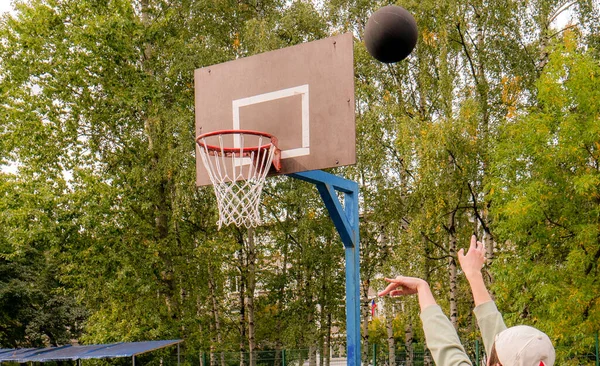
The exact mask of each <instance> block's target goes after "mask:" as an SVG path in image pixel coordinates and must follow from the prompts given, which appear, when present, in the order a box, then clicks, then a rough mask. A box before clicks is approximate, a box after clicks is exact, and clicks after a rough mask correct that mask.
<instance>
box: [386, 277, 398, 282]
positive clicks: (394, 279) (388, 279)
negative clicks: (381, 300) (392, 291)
mask: <svg viewBox="0 0 600 366" xmlns="http://www.w3.org/2000/svg"><path fill="white" fill-rule="evenodd" d="M385 280H386V281H387V282H390V283H401V282H402V276H398V277H396V278H385Z"/></svg>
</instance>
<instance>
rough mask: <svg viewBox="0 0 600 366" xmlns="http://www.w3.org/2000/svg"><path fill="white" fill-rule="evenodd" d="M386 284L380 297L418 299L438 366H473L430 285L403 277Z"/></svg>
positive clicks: (425, 329)
mask: <svg viewBox="0 0 600 366" xmlns="http://www.w3.org/2000/svg"><path fill="white" fill-rule="evenodd" d="M385 280H386V281H387V282H389V283H390V284H389V285H388V286H387V287H386V288H385V289H384V290H383V291H381V292H380V293H379V296H385V295H387V294H389V295H390V296H400V295H412V294H417V295H418V297H419V306H420V307H421V321H422V322H423V331H424V333H425V340H426V342H427V347H428V348H429V350H430V351H431V355H432V356H433V360H434V361H435V364H436V365H443V366H471V360H470V359H469V357H467V354H466V353H465V349H464V347H463V346H462V344H461V343H460V340H459V338H458V334H456V329H454V327H453V326H452V324H451V323H450V320H448V317H446V315H444V313H442V309H441V308H440V307H439V306H438V305H437V304H436V302H435V299H434V297H433V294H432V293H431V289H430V288H429V284H428V283H427V282H426V281H424V280H422V279H420V278H413V277H403V276H398V277H396V278H386V279H385Z"/></svg>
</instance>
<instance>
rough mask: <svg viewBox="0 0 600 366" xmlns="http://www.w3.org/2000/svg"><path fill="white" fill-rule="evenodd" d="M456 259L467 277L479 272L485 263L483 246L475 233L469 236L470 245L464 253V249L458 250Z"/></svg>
mask: <svg viewBox="0 0 600 366" xmlns="http://www.w3.org/2000/svg"><path fill="white" fill-rule="evenodd" d="M458 261H459V262H460V267H461V268H462V270H463V272H464V273H465V276H467V278H469V277H470V276H472V275H476V274H480V273H481V269H482V268H483V265H484V264H485V246H484V245H483V244H482V243H481V242H478V241H477V237H476V236H475V235H473V236H471V245H470V246H469V251H468V252H467V254H466V255H465V254H464V249H461V250H459V251H458Z"/></svg>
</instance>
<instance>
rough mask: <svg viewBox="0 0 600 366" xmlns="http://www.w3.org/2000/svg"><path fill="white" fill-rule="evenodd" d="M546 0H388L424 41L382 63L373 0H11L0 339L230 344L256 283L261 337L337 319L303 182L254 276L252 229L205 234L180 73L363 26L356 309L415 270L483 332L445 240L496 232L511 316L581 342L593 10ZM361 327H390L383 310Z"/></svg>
mask: <svg viewBox="0 0 600 366" xmlns="http://www.w3.org/2000/svg"><path fill="white" fill-rule="evenodd" d="M561 4H562V2H559V1H554V0H540V1H534V2H510V1H504V0H491V1H480V0H478V1H460V2H459V1H446V2H439V1H432V0H425V1H418V2H417V1H402V2H400V3H399V5H402V6H404V7H406V8H407V9H408V10H409V11H411V12H412V13H413V14H414V15H415V17H416V19H417V22H418V25H419V41H418V45H417V47H416V49H415V51H414V53H413V55H412V56H411V57H409V58H408V59H407V60H406V61H404V62H401V63H398V64H394V65H384V64H381V63H378V62H376V61H374V60H373V59H372V58H371V57H370V56H369V54H368V53H367V52H366V49H365V46H364V43H363V40H362V31H363V28H364V24H365V23H366V21H367V19H368V16H369V14H370V13H372V12H373V11H374V10H375V9H376V8H378V7H379V6H381V5H383V4H379V3H373V2H369V1H363V0H360V1H346V0H330V1H325V2H321V3H313V2H304V1H291V2H283V1H280V0H267V1H262V2H251V1H238V2H234V1H229V0H217V1H212V0H211V1H208V0H198V1H196V0H194V1H182V2H169V1H161V0H142V1H140V2H131V1H127V0H116V1H94V0H84V1H55V0H31V1H27V2H23V3H18V4H16V6H17V9H16V13H15V15H14V16H10V15H6V16H4V17H3V18H2V20H1V21H0V62H1V67H0V96H1V99H0V106H1V107H0V108H1V109H0V163H1V164H3V166H5V167H6V168H7V169H5V170H7V171H8V170H10V171H14V173H8V172H7V173H2V175H0V179H1V182H0V184H1V187H0V190H1V191H0V208H1V210H0V212H1V213H0V226H1V227H2V230H1V231H0V248H1V250H0V253H1V256H0V272H1V273H2V280H1V281H0V308H1V312H0V342H2V344H3V345H6V346H24V345H39V344H59V343H65V342H67V341H68V340H69V339H71V338H73V337H79V338H80V339H81V340H82V341H85V342H89V343H91V342H109V341H124V340H141V339H158V338H185V339H186V346H187V352H188V353H190V354H197V353H198V352H200V351H209V350H213V351H240V349H244V348H245V347H246V344H247V339H245V337H247V332H246V331H247V322H248V318H247V314H246V313H244V312H245V311H247V310H248V309H247V308H246V305H245V304H246V303H245V301H244V296H246V297H247V296H251V295H252V294H249V293H248V285H249V283H250V282H249V281H251V279H252V278H253V276H254V278H255V280H256V283H257V288H256V290H255V293H254V298H255V314H254V315H255V316H254V318H255V325H256V345H257V348H258V349H269V348H308V347H313V348H314V347H316V346H321V345H322V343H323V342H324V340H325V339H326V337H327V334H328V333H329V332H330V330H331V329H333V328H339V329H341V331H342V332H343V329H344V327H345V314H344V307H343V299H344V276H343V272H344V259H343V255H344V254H343V246H342V245H341V243H340V242H339V238H338V235H337V233H336V232H335V229H334V227H333V225H332V223H331V222H330V220H329V217H328V215H327V213H326V210H325V208H324V206H323V204H322V202H321V199H320V197H319V195H318V193H317V192H316V190H315V189H314V187H312V186H311V185H308V184H306V183H302V182H299V181H295V180H292V179H287V178H273V179H269V181H268V183H267V187H266V188H265V194H264V200H263V203H264V205H263V206H262V207H261V209H263V211H264V212H263V218H264V220H265V225H264V226H262V227H260V228H257V229H256V233H255V238H256V269H257V270H256V272H255V273H252V271H251V266H250V255H251V253H250V252H249V247H248V242H247V237H246V233H245V232H244V231H242V230H238V229H235V228H227V229H224V230H222V231H220V232H218V231H217V230H216V226H215V221H216V212H215V202H214V197H213V194H212V192H211V191H210V189H207V188H201V189H197V188H196V187H195V184H194V180H195V156H194V133H195V131H194V117H193V115H194V108H193V95H194V90H193V71H194V69H196V68H198V67H202V66H207V65H212V64H216V63H220V62H224V61H228V60H232V59H235V58H239V57H244V56H248V55H252V54H256V53H260V52H265V51H269V50H273V49H278V48H281V47H285V46H289V45H294V44H298V43H302V42H307V41H311V40H315V39H320V38H323V37H326V36H327V35H330V34H335V33H339V32H344V31H351V32H353V34H354V35H355V37H356V41H355V46H354V55H355V76H356V84H355V85H356V101H357V152H358V154H357V159H358V162H357V164H356V165H355V166H352V167H347V168H340V169H337V170H336V174H340V175H344V176H346V177H348V178H350V179H354V180H356V181H358V182H359V184H360V188H361V210H362V211H361V238H362V240H361V247H360V250H361V279H362V281H363V287H362V289H361V290H362V295H363V299H362V302H363V304H366V303H367V300H368V299H367V295H368V290H369V287H371V288H377V289H378V288H380V287H381V286H383V285H384V283H383V281H382V280H381V278H380V277H381V275H382V274H384V275H387V276H389V275H396V274H404V275H415V276H421V277H425V278H427V279H428V280H429V282H430V283H431V284H432V288H433V290H434V292H435V293H436V295H437V298H438V299H439V303H440V304H441V305H442V307H443V308H444V309H448V308H450V307H451V306H456V307H457V309H458V311H457V322H458V327H459V332H460V333H461V336H462V337H463V338H464V339H469V340H472V339H474V338H476V337H477V328H476V325H475V324H474V321H473V318H472V316H471V315H470V314H471V308H472V303H471V300H470V295H469V294H468V287H467V284H466V283H465V282H464V281H463V280H459V282H458V286H457V291H458V296H457V299H453V300H451V299H450V296H449V295H448V288H449V284H450V283H451V282H453V281H454V280H455V278H454V277H451V276H450V275H449V270H450V269H451V268H452V264H453V263H454V264H455V256H456V254H455V249H458V248H453V247H452V246H451V243H452V242H453V241H454V240H456V242H457V243H458V247H461V246H465V245H466V243H467V242H468V238H469V236H470V235H471V233H472V232H473V231H476V232H477V233H478V234H484V233H485V238H486V239H487V240H488V242H489V244H490V245H491V246H492V247H494V246H495V248H496V254H497V259H495V260H494V263H493V266H492V267H491V269H490V274H491V276H490V278H493V279H494V289H495V291H496V296H497V299H498V303H499V305H500V307H501V308H502V309H503V310H505V311H506V315H507V321H508V322H509V323H511V324H513V323H517V322H521V321H525V322H528V323H532V324H536V325H538V324H539V326H540V327H541V328H542V329H544V330H546V331H548V332H549V334H550V335H551V336H552V337H553V339H554V340H555V341H556V342H557V344H558V345H561V346H570V347H572V349H575V348H577V347H578V346H577V345H578V344H580V343H581V342H589V339H587V338H586V337H590V336H592V334H593V333H594V332H597V331H598V329H597V326H596V325H595V324H598V320H599V319H598V317H599V316H600V315H599V314H600V312H599V311H598V309H599V308H598V296H597V291H596V289H597V278H598V273H597V268H598V258H599V257H600V249H599V242H600V240H599V238H600V234H599V232H600V231H599V230H600V229H599V228H600V226H599V221H598V218H599V215H600V212H599V203H600V202H599V197H600V192H599V187H600V175H599V173H598V172H599V168H598V159H599V156H598V150H599V149H600V141H599V140H598V136H600V127H599V126H600V123H599V110H598V106H599V105H600V100H599V99H600V95H599V90H600V88H599V87H598V78H599V77H600V75H599V73H600V71H599V69H598V47H597V44H598V40H597V38H598V37H597V33H598V32H597V27H598V22H597V21H596V20H597V19H598V12H599V10H598V9H597V6H595V5H594V4H590V3H589V2H586V1H581V2H576V3H573V5H569V6H573V9H574V14H575V15H576V17H577V19H578V20H579V21H580V23H579V25H578V27H573V28H572V29H570V30H566V31H559V30H556V29H553V28H552V27H553V24H552V22H551V21H550V20H551V18H552V17H553V16H554V15H555V14H557V12H559V11H560V9H561V7H562V5H561ZM8 168H10V169H8ZM458 278H459V279H461V276H460V272H459V273H458ZM240 291H241V292H240ZM392 305H393V306H395V307H396V308H397V309H402V311H398V313H399V315H398V317H397V319H396V320H395V321H394V324H395V325H394V332H395V335H396V340H397V341H398V342H402V341H403V334H402V332H403V329H404V327H405V326H406V325H408V324H410V323H411V322H412V326H413V333H414V334H415V336H414V337H415V339H416V340H419V341H420V340H422V334H421V333H420V331H419V330H418V328H419V324H418V321H417V320H416V319H417V318H418V317H417V315H418V314H417V313H418V306H417V304H416V302H415V301H413V300H406V301H405V302H403V303H401V304H400V303H392ZM242 315H243V316H244V318H242ZM84 318H85V319H87V322H85V323H83V320H84ZM82 329H83V330H84V333H83V334H80V331H81V330H82ZM368 331H369V336H368V339H369V342H383V339H384V338H385V336H384V335H385V328H384V327H382V325H381V324H377V322H375V323H373V324H371V328H370V329H368ZM365 348H367V347H365ZM560 357H563V356H562V355H561V356H560ZM566 357H567V356H564V358H566Z"/></svg>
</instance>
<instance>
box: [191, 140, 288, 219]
mask: <svg viewBox="0 0 600 366" xmlns="http://www.w3.org/2000/svg"><path fill="white" fill-rule="evenodd" d="M196 143H197V144H198V147H199V150H200V156H201V157H202V162H203V163H204V167H205V168H206V170H207V171H208V174H209V176H210V180H211V182H212V184H213V187H214V189H215V196H217V205H218V207H219V221H218V222H217V224H218V225H219V229H220V228H221V227H222V226H223V225H230V224H235V225H236V226H238V227H240V226H242V225H243V226H245V227H247V228H250V227H256V226H258V225H260V223H261V220H260V213H259V206H260V195H261V193H262V189H263V186H264V183H265V178H266V177H267V174H268V173H269V170H270V169H271V166H273V167H274V168H275V170H276V171H279V170H280V169H281V160H280V151H279V148H278V147H277V138H276V137H275V136H273V135H271V134H268V133H265V132H259V131H251V130H220V131H214V132H209V133H205V134H202V135H200V136H198V137H197V138H196Z"/></svg>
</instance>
